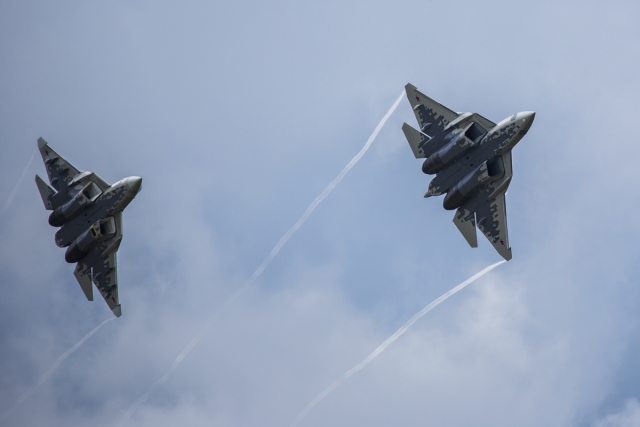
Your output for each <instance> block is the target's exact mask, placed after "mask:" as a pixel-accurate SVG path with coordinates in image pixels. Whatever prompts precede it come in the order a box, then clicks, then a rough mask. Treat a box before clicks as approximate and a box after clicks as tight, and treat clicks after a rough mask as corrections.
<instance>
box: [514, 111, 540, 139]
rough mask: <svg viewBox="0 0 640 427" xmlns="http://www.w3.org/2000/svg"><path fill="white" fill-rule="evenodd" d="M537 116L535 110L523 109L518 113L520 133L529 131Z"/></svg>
mask: <svg viewBox="0 0 640 427" xmlns="http://www.w3.org/2000/svg"><path fill="white" fill-rule="evenodd" d="M535 117H536V112H535V111H523V112H521V113H518V118H517V119H516V120H517V122H518V124H519V125H520V134H521V135H524V134H526V133H527V131H528V130H529V128H531V125H532V124H533V119H534V118H535Z"/></svg>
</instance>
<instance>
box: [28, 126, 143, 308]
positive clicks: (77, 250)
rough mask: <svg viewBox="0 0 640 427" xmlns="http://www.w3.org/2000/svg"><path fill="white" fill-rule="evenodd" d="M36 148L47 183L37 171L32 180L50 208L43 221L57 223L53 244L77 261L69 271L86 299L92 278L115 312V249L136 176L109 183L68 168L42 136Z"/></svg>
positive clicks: (139, 183)
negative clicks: (46, 218) (47, 179)
mask: <svg viewBox="0 0 640 427" xmlns="http://www.w3.org/2000/svg"><path fill="white" fill-rule="evenodd" d="M38 149H39V150H40V154H41V155H42V160H43V161H44V165H45V168H46V169H47V175H48V177H49V182H50V183H51V186H53V188H52V187H51V186H49V185H48V184H47V183H46V182H44V180H43V179H42V178H40V177H39V176H38V175H36V184H37V186H38V190H40V196H41V197H42V201H43V202H44V207H45V208H46V209H47V210H50V211H53V212H51V215H50V216H49V224H51V225H52V226H54V227H60V229H59V230H58V231H57V232H56V237H55V239H56V244H57V245H58V246H59V247H61V248H64V247H66V248H67V251H66V253H65V255H64V258H65V260H66V261H67V262H68V263H77V265H76V268H75V270H74V272H73V274H74V275H75V276H76V279H77V280H78V283H80V287H81V288H82V290H83V291H84V294H85V296H86V297H87V299H88V300H89V301H93V286H92V283H93V284H95V286H96V288H98V291H100V294H101V295H102V297H103V298H104V300H105V301H106V302H107V304H108V305H109V308H110V309H111V310H112V311H113V314H115V315H116V316H117V317H120V316H121V315H122V308H121V307H120V301H119V299H118V272H117V262H116V252H117V251H118V248H119V247H120V242H122V211H123V210H124V208H126V207H127V205H128V204H129V203H130V202H131V201H132V200H133V198H134V197H135V196H136V194H138V192H139V191H140V189H141V186H142V178H140V177H138V176H131V177H129V178H125V179H123V180H121V181H118V182H116V183H115V184H113V185H110V184H108V183H107V182H106V181H105V180H104V179H102V178H100V177H99V176H98V175H96V174H95V173H93V172H81V171H79V170H78V169H76V168H74V167H73V166H72V165H71V163H69V162H68V161H66V160H65V159H64V158H62V156H60V155H59V154H58V153H56V152H55V151H54V150H53V149H52V148H51V147H49V144H47V141H45V140H44V139H42V138H39V139H38Z"/></svg>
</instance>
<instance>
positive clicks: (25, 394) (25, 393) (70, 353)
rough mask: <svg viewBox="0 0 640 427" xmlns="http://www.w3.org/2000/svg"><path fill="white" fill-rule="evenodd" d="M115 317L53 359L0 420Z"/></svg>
mask: <svg viewBox="0 0 640 427" xmlns="http://www.w3.org/2000/svg"><path fill="white" fill-rule="evenodd" d="M113 319H115V317H111V318H109V319H107V320H105V321H104V322H102V323H100V324H99V325H98V326H96V327H95V328H93V329H92V330H91V331H90V332H89V333H88V334H87V335H85V336H84V337H82V339H81V340H80V341H78V342H77V343H75V344H74V346H73V347H71V348H70V349H69V350H67V351H65V352H64V354H63V355H62V356H60V357H58V359H57V360H56V361H55V363H54V364H53V366H51V368H49V370H48V371H47V372H45V373H44V375H42V376H41V377H40V379H39V380H38V382H37V383H35V385H33V386H32V387H30V388H29V389H28V390H27V391H25V392H24V393H22V395H21V396H20V397H19V398H18V400H16V403H15V404H14V405H13V407H12V408H11V409H9V410H8V411H7V412H5V413H4V415H3V416H2V418H0V421H3V420H4V419H5V418H7V416H8V415H9V414H10V413H11V412H13V410H14V409H16V407H18V405H20V404H21V403H22V402H24V401H25V400H26V399H27V398H28V397H29V396H31V395H32V394H33V393H34V392H35V391H36V390H37V389H38V388H40V386H41V385H42V384H43V383H44V382H45V381H46V380H48V379H49V377H50V376H51V374H53V372H54V371H55V370H56V369H58V366H60V364H61V363H62V362H64V360H65V359H66V358H67V357H69V356H71V355H72V354H73V353H74V352H75V351H76V350H77V349H78V348H79V347H80V346H81V345H82V344H84V342H85V341H86V340H88V339H89V338H91V336H92V335H93V334H95V333H96V332H97V331H98V329H100V328H101V327H102V326H103V325H104V324H105V323H107V322H110V321H111V320H113Z"/></svg>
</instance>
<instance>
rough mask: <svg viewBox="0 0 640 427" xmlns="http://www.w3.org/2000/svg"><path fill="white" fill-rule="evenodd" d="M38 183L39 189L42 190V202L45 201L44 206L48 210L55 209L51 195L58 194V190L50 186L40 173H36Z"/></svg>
mask: <svg viewBox="0 0 640 427" xmlns="http://www.w3.org/2000/svg"><path fill="white" fill-rule="evenodd" d="M36 185H37V186H38V191H40V197H42V203H44V208H45V209H46V210H48V211H52V210H53V203H51V197H53V196H54V195H55V194H56V191H55V190H54V189H53V188H51V187H50V186H49V184H47V183H46V182H44V181H43V179H42V178H40V176H39V175H36Z"/></svg>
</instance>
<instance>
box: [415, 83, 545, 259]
mask: <svg viewBox="0 0 640 427" xmlns="http://www.w3.org/2000/svg"><path fill="white" fill-rule="evenodd" d="M405 90H406V94H407V98H408V99H409V102H410V103H411V107H412V108H413V111H414V113H415V116H416V119H417V120H418V124H419V125H420V130H417V129H414V128H412V127H411V126H409V125H408V124H406V123H405V124H404V125H403V126H402V130H403V131H404V134H405V136H406V137H407V141H409V145H410V146H411V149H412V150H413V154H414V155H415V157H416V158H417V159H426V160H425V161H424V163H423V164H422V171H423V172H424V173H425V174H428V175H435V177H434V178H433V180H431V182H430V183H429V189H428V190H427V193H426V194H425V195H424V197H432V196H440V195H442V194H446V196H445V197H444V201H443V205H444V208H445V209H447V210H456V213H455V215H454V217H453V222H454V224H455V225H456V226H457V227H458V230H460V232H461V233H462V235H463V236H464V238H465V239H466V240H467V242H468V243H469V245H470V246H471V247H472V248H475V247H478V238H477V235H476V227H478V228H479V229H480V231H481V232H482V233H483V234H484V235H485V236H486V238H487V239H489V242H491V244H492V245H493V247H494V248H495V249H496V250H497V251H498V253H499V254H500V255H501V256H502V257H503V258H504V259H506V260H507V261H508V260H510V259H511V246H510V245H509V236H508V233H507V210H506V204H505V194H506V192H507V188H508V187H509V184H510V183H511V178H512V176H513V168H512V162H511V150H513V147H515V145H516V144H517V143H518V142H520V140H521V139H522V137H524V136H525V135H526V133H527V131H528V130H529V128H530V127H531V124H532V123H533V119H534V117H535V115H536V113H535V112H533V111H523V112H521V113H516V114H514V115H512V116H510V117H507V118H506V119H504V120H503V121H501V122H500V123H498V124H496V123H493V122H492V121H491V120H488V119H486V118H484V117H482V116H481V115H480V114H477V113H456V112H455V111H452V110H450V109H448V108H447V107H445V106H444V105H442V104H440V103H438V102H436V101H435V100H433V99H431V98H429V97H428V96H426V95H425V94H423V93H422V92H420V91H418V89H417V88H416V87H415V86H413V85H412V84H407V85H406V86H405Z"/></svg>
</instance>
